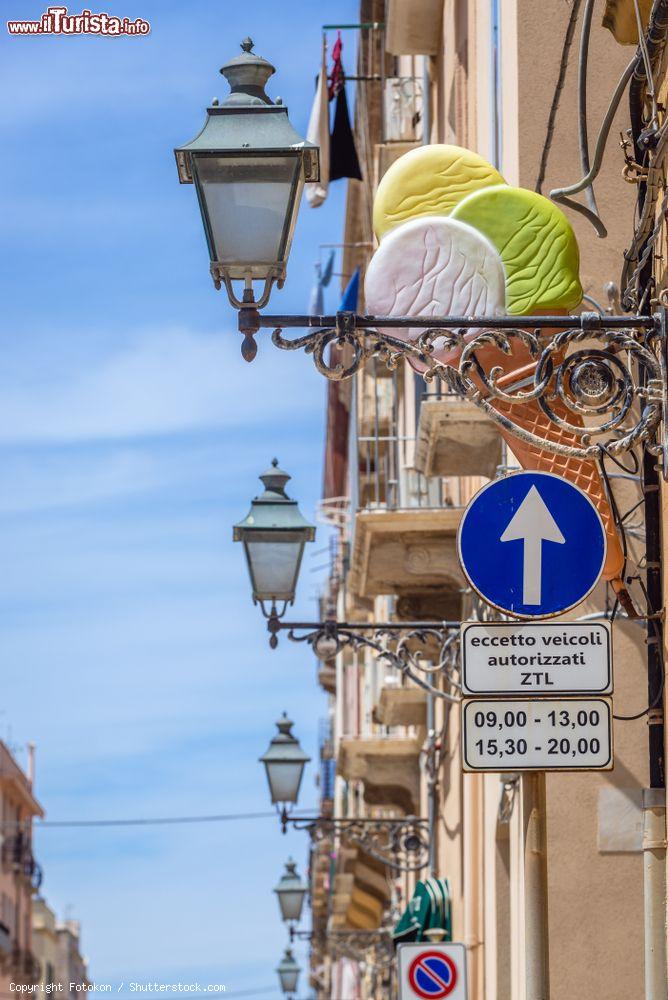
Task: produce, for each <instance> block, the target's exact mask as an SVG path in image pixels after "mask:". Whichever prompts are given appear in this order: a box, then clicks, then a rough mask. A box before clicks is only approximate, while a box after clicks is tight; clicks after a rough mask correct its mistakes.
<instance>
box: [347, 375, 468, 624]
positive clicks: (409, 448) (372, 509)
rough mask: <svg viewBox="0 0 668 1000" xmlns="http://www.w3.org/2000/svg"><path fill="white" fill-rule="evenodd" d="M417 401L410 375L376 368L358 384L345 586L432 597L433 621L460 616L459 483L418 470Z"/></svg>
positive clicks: (362, 593)
mask: <svg viewBox="0 0 668 1000" xmlns="http://www.w3.org/2000/svg"><path fill="white" fill-rule="evenodd" d="M420 399H421V397H420V389H419V388H418V383H417V380H416V378H415V376H414V375H413V374H412V372H408V371H405V370H402V371H398V372H394V373H392V375H391V376H390V377H388V376H387V374H386V373H383V372H382V370H381V368H380V365H378V366H377V367H376V369H375V370H374V368H373V366H370V367H369V369H368V370H365V371H364V372H363V373H361V374H360V376H359V378H358V381H357V387H356V392H355V394H354V401H353V402H354V405H353V408H352V411H351V421H352V433H351V434H350V441H351V448H352V450H353V454H352V456H351V461H350V468H351V476H352V482H351V498H352V507H353V510H354V511H356V513H355V518H354V525H353V537H352V544H351V552H350V574H349V578H348V584H349V589H350V590H351V591H352V592H353V593H355V594H357V595H359V598H361V599H365V598H366V599H368V598H373V597H377V596H379V595H383V594H387V595H396V596H398V597H399V598H400V599H401V598H402V597H409V598H411V599H412V600H413V601H415V598H416V597H417V596H419V597H420V598H421V599H423V600H428V599H430V598H431V599H433V600H432V604H433V603H434V602H435V603H437V604H438V606H439V608H440V610H441V613H440V614H435V615H431V617H432V618H434V617H435V618H451V617H458V614H457V612H458V610H459V605H460V592H461V589H462V588H463V586H464V580H463V577H462V575H461V571H460V568H459V563H458V559H457V552H456V543H455V539H456V534H457V528H458V526H459V522H460V520H461V516H462V506H461V492H462V491H461V480H460V479H458V478H454V479H445V478H443V477H441V476H440V475H439V476H426V475H424V473H423V472H421V471H420V470H419V469H418V468H417V467H416V465H415V453H416V444H417V442H416V434H415V426H416V422H417V421H416V411H417V409H418V407H419V404H420ZM388 414H390V416H389V417H388ZM432 610H433V609H432ZM418 611H419V608H418ZM400 615H401V612H400ZM415 617H423V616H422V615H420V614H418V615H416V616H415Z"/></svg>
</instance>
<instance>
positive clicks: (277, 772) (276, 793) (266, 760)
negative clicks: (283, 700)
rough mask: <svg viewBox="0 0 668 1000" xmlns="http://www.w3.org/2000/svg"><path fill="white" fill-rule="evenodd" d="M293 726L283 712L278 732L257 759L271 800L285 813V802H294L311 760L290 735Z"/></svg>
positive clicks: (278, 724)
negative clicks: (262, 767)
mask: <svg viewBox="0 0 668 1000" xmlns="http://www.w3.org/2000/svg"><path fill="white" fill-rule="evenodd" d="M293 725H294V723H293V722H292V721H291V720H290V719H289V718H288V716H287V714H286V713H285V712H283V715H282V716H281V718H280V719H279V720H278V722H277V723H276V726H277V728H278V732H277V733H276V735H275V736H274V738H273V739H272V741H271V743H270V744H269V749H268V750H267V752H266V753H265V754H263V755H262V757H260V761H261V763H262V764H264V766H265V770H266V772H267V783H268V785H269V794H270V795H271V801H272V802H273V803H274V804H280V805H282V806H283V812H284V813H285V811H286V805H287V803H295V802H296V801H297V799H298V797H299V787H300V785H301V783H302V775H303V774H304V768H305V767H306V765H307V764H308V762H309V761H310V759H311V758H310V757H309V755H308V754H307V753H304V751H303V750H302V748H301V746H300V745H299V740H298V739H296V738H295V737H294V736H293V735H292V732H291V730H292V726H293Z"/></svg>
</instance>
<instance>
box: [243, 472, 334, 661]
mask: <svg viewBox="0 0 668 1000" xmlns="http://www.w3.org/2000/svg"><path fill="white" fill-rule="evenodd" d="M271 464H272V467H271V469H268V470H267V472H264V473H263V474H262V475H261V476H260V479H261V480H262V482H263V484H264V493H262V494H261V495H260V496H259V497H255V499H254V500H253V501H252V503H251V509H250V511H249V513H248V514H247V516H246V517H245V518H244V519H243V521H239V523H238V524H235V525H234V535H233V537H234V541H235V542H243V546H244V552H245V553H246V563H247V565H248V572H249V574H250V579H251V586H252V588H253V601H254V602H255V603H259V604H260V607H261V608H262V613H263V614H264V615H265V617H266V618H268V619H271V618H275V617H280V616H279V615H278V612H277V610H276V608H277V605H278V604H280V605H282V610H281V614H284V613H285V609H286V608H287V606H288V604H292V603H293V601H294V599H295V591H296V589H297V578H298V576H299V568H300V566H301V562H302V556H303V554H304V546H305V545H306V543H307V542H312V541H313V539H314V538H315V526H314V525H312V524H311V523H310V521H307V520H306V518H305V517H304V516H303V515H302V513H301V511H300V510H299V507H298V505H297V501H296V500H291V499H290V497H289V496H288V495H287V493H286V492H285V485H286V483H287V482H288V480H289V479H290V476H289V475H288V473H287V472H283V470H282V469H279V467H278V461H277V460H276V459H274V460H273V462H272V463H271ZM266 605H269V606H270V609H271V610H270V611H269V612H267V609H266ZM272 638H273V639H274V642H273V643H272V646H275V645H276V641H277V640H276V637H275V635H273V634H272Z"/></svg>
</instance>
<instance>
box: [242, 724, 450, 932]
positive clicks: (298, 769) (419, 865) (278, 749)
mask: <svg viewBox="0 0 668 1000" xmlns="http://www.w3.org/2000/svg"><path fill="white" fill-rule="evenodd" d="M276 726H277V728H278V733H277V734H276V735H275V736H274V738H273V739H272V741H271V743H270V744H269V749H268V750H267V752H266V753H265V754H263V755H262V757H260V762H261V763H262V764H264V766H265V769H266V772H267V783H268V785H269V794H270V795H271V801H272V803H273V804H274V805H276V806H278V814H279V819H280V822H281V830H282V831H283V833H287V830H288V826H292V827H293V828H294V829H295V830H307V831H308V832H309V833H310V834H311V836H312V837H314V838H316V839H317V838H319V837H325V836H331V835H332V834H337V835H339V836H342V837H346V838H347V839H349V840H351V841H352V842H353V843H355V844H357V845H358V846H359V847H361V848H362V850H364V851H367V852H368V853H369V854H372V855H373V856H374V857H376V858H377V859H378V860H379V861H382V862H383V863H384V864H386V865H388V866H389V867H390V868H393V869H394V870H395V871H404V872H408V871H421V870H422V869H423V868H424V867H425V865H426V864H427V861H428V848H429V838H430V832H429V821H428V820H427V819H424V818H421V817H419V816H402V817H400V818H397V819H394V818H389V817H383V818H382V819H381V818H376V817H366V816H363V817H358V818H355V819H338V818H334V817H330V816H302V815H299V816H292V815H290V812H289V811H288V806H289V805H294V804H295V803H296V802H297V799H298V798H299V788H300V786H301V783H302V776H303V774H304V768H305V766H306V764H307V763H308V762H309V761H310V759H311V758H310V757H309V756H308V754H305V753H304V751H303V750H302V748H301V746H300V745H299V741H298V740H297V739H296V737H295V736H293V735H292V732H291V730H292V726H293V723H292V721H291V720H290V719H289V718H288V717H287V715H286V713H285V712H283V715H282V716H281V718H280V719H279V720H278V722H277V723H276ZM294 868H295V866H294V863H293V862H288V864H287V865H286V869H287V870H286V873H285V874H284V875H283V877H282V879H281V881H280V882H279V884H278V886H277V887H276V889H275V890H274V891H275V892H276V893H277V894H278V900H279V904H280V907H281V913H282V914H283V919H284V920H292V919H295V920H298V919H299V916H296V917H294V918H293V917H288V916H286V913H287V912H297V913H299V914H301V907H302V904H303V901H304V896H303V894H304V893H305V891H306V887H305V886H304V885H303V883H302V882H301V880H300V879H299V876H298V875H297V873H296V871H295V870H294ZM288 875H290V876H291V877H290V879H289V880H288ZM293 877H294V879H295V881H293ZM283 887H285V890H286V895H285V896H281V890H282V888H283ZM292 892H294V893H295V895H294V896H293V897H292V899H288V893H292ZM297 892H298V893H299V894H300V895H301V899H300V900H298V899H297ZM284 904H287V905H285V906H284ZM288 906H293V909H291V910H288ZM299 936H300V935H299V933H298V932H295V931H294V928H292V930H291V934H290V939H291V940H292V939H293V938H295V937H299Z"/></svg>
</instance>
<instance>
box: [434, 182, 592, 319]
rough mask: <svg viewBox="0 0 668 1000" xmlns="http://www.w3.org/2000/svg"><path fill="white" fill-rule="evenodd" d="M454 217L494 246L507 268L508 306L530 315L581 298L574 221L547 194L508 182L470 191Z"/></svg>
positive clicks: (572, 304) (576, 302)
mask: <svg viewBox="0 0 668 1000" xmlns="http://www.w3.org/2000/svg"><path fill="white" fill-rule="evenodd" d="M452 218H453V219H457V220H458V221H459V222H466V223H467V224H468V225H469V226H473V227H474V228H475V229H477V230H478V231H479V232H481V233H482V234H483V236H486V237H487V239H488V240H489V241H490V243H491V244H492V245H493V246H495V247H496V249H497V250H498V252H499V255H500V257H501V260H502V261H503V266H504V268H505V271H506V309H507V310H508V312H509V313H511V314H512V315H515V316H526V315H529V314H531V313H534V312H538V311H542V312H545V311H548V312H549V311H550V310H551V309H554V310H560V309H566V310H568V309H573V308H574V307H575V306H577V305H579V304H580V302H581V301H582V286H581V285H580V278H579V274H578V272H579V265H580V255H579V252H578V244H577V240H576V238H575V233H574V232H573V230H572V228H571V225H570V223H569V221H568V219H567V218H566V216H565V215H564V213H563V212H562V211H561V210H560V209H559V208H557V206H556V205H553V204H552V202H551V201H548V199H547V198H543V196H542V195H540V194H536V192H535V191H527V190H526V189H525V188H516V187H509V186H508V185H507V184H504V185H499V186H498V187H488V188H485V189H484V190H482V191H476V192H474V193H473V194H470V195H468V196H467V197H466V198H464V199H463V201H460V202H459V204H458V205H457V206H456V207H455V208H454V209H453V212H452Z"/></svg>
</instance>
